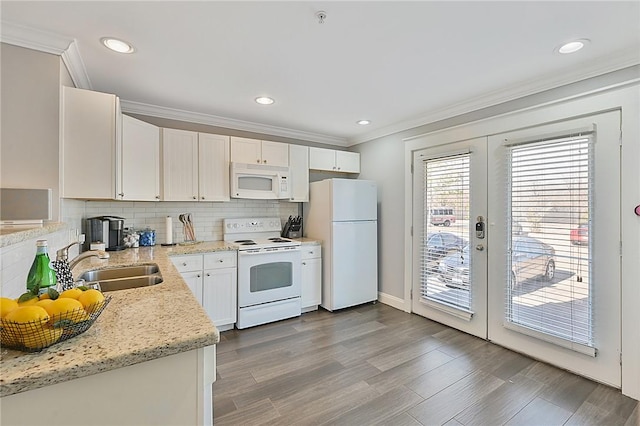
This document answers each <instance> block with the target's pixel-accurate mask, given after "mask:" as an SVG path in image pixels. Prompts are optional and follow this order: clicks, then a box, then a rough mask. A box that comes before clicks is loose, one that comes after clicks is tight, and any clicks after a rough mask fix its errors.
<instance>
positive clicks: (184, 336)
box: [0, 242, 233, 396]
mask: <svg viewBox="0 0 640 426" xmlns="http://www.w3.org/2000/svg"><path fill="white" fill-rule="evenodd" d="M218 250H233V249H232V247H231V246H229V245H228V244H226V243H224V242H203V243H200V244H196V245H193V246H175V247H171V248H165V247H161V246H155V247H141V248H138V249H127V250H124V251H122V252H111V253H110V254H111V258H110V259H106V260H100V259H97V258H93V257H92V258H88V259H85V260H83V261H82V262H81V263H79V264H78V266H77V267H76V268H75V270H74V276H76V277H77V276H78V275H80V274H81V273H82V272H83V271H85V270H88V269H95V268H104V267H110V266H124V265H132V264H136V263H157V264H158V266H159V267H160V272H161V273H162V277H163V279H164V282H162V283H161V284H158V285H155V286H152V287H144V288H136V289H129V290H121V291H115V292H110V293H109V295H111V297H112V300H111V303H110V304H109V306H107V308H106V309H105V310H104V312H103V313H102V314H101V315H100V317H99V318H98V319H97V320H96V322H95V323H94V324H93V326H92V327H91V328H90V329H89V330H87V331H86V332H84V333H83V334H80V335H79V336H76V337H73V338H71V339H69V340H66V341H64V342H61V343H58V344H55V345H53V346H50V347H49V348H47V349H45V350H43V351H42V352H39V353H33V354H31V353H23V352H18V351H13V350H8V349H1V350H0V396H7V395H12V394H15V393H19V392H24V391H28V390H31V389H37V388H41V387H44V386H48V385H52V384H55V383H61V382H65V381H68V380H72V379H75V378H79V377H84V376H89V375H92V374H97V373H101V372H104V371H109V370H113V369H116V368H120V367H125V366H128V365H133V364H137V363H141V362H145V361H149V360H152V359H156V358H160V357H164V356H168V355H173V354H176V353H180V352H185V351H189V350H193V349H197V348H201V347H204V346H209V345H213V344H215V343H217V342H218V341H219V339H220V335H219V333H218V330H217V329H216V328H215V326H214V325H213V324H212V323H211V321H210V320H209V317H208V316H207V314H206V313H205V311H204V310H203V309H202V307H201V306H200V304H199V303H198V302H197V301H196V299H195V298H194V297H193V295H192V293H191V291H190V290H189V288H188V287H187V285H186V284H185V282H184V281H183V279H182V277H181V276H180V274H179V273H178V271H177V270H176V269H175V267H174V266H173V264H172V263H171V260H170V259H169V255H171V254H174V255H178V254H191V253H204V252H207V251H218Z"/></svg>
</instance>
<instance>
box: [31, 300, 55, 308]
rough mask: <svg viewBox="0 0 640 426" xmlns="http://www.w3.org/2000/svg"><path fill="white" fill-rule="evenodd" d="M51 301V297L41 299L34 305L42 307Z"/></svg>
mask: <svg viewBox="0 0 640 426" xmlns="http://www.w3.org/2000/svg"><path fill="white" fill-rule="evenodd" d="M51 303H53V300H51V299H42V300H38V301H37V302H36V304H35V306H40V307H43V308H44V307H45V306H47V305H50V304H51ZM45 310H46V309H45Z"/></svg>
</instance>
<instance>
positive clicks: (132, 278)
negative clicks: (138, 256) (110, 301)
mask: <svg viewBox="0 0 640 426" xmlns="http://www.w3.org/2000/svg"><path fill="white" fill-rule="evenodd" d="M78 278H80V279H83V280H85V281H86V282H87V283H88V284H90V283H99V284H100V289H101V290H102V291H103V292H105V291H117V290H126V289H130V288H137V287H148V286H152V285H156V284H160V283H161V282H162V275H160V268H158V265H156V264H149V265H135V266H121V267H117V268H107V269H97V270H92V271H86V272H85V273H83V274H82V275H80V277H78Z"/></svg>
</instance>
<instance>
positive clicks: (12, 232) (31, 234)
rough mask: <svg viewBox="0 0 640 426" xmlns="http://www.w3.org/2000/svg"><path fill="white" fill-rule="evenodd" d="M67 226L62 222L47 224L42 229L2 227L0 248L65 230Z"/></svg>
mask: <svg viewBox="0 0 640 426" xmlns="http://www.w3.org/2000/svg"><path fill="white" fill-rule="evenodd" d="M65 226H66V225H65V224H64V223H60V222H54V223H46V224H45V225H44V226H42V227H40V228H30V229H20V228H10V227H0V247H5V246H10V245H12V244H17V243H21V242H23V241H26V240H29V239H31V238H36V237H39V236H41V235H46V234H50V233H52V232H56V231H59V230H60V229H63V228H64V227H65Z"/></svg>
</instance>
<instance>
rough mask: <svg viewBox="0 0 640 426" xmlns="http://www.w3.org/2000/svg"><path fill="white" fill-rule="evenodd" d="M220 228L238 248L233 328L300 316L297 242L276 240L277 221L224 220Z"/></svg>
mask: <svg viewBox="0 0 640 426" xmlns="http://www.w3.org/2000/svg"><path fill="white" fill-rule="evenodd" d="M223 228H224V240H225V241H227V242H229V243H232V244H233V245H235V247H236V248H237V249H238V320H237V322H236V327H238V328H240V329H242V328H247V327H253V326H256V325H260V324H266V323H269V322H273V321H278V320H282V319H285V318H292V317H296V316H300V314H301V307H300V306H301V305H300V288H301V284H300V279H301V275H300V274H301V269H300V268H301V263H302V260H301V253H300V242H299V241H292V240H289V239H286V238H281V237H280V231H281V225H280V219H279V218H277V217H276V218H273V217H272V218H242V219H224V220H223Z"/></svg>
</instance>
